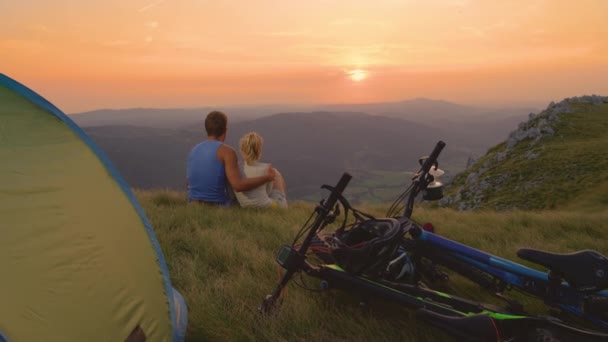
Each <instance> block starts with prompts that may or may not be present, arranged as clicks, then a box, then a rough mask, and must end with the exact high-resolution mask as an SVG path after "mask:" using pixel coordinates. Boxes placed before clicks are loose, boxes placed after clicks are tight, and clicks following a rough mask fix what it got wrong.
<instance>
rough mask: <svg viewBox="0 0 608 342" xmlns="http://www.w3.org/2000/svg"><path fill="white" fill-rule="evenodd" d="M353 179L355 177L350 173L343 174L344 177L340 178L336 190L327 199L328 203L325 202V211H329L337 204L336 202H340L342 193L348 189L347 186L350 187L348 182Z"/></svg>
mask: <svg viewBox="0 0 608 342" xmlns="http://www.w3.org/2000/svg"><path fill="white" fill-rule="evenodd" d="M352 178H353V176H351V175H350V173H348V172H344V173H343V174H342V177H340V180H339V181H338V184H337V185H336V187H335V188H334V190H333V191H332V192H331V194H330V195H329V197H328V198H327V201H326V202H325V205H324V207H325V209H328V210H329V209H331V208H332V207H333V206H334V205H335V204H336V202H337V201H338V197H339V195H341V194H342V192H344V190H345V189H346V186H347V185H348V182H350V180H351V179H352Z"/></svg>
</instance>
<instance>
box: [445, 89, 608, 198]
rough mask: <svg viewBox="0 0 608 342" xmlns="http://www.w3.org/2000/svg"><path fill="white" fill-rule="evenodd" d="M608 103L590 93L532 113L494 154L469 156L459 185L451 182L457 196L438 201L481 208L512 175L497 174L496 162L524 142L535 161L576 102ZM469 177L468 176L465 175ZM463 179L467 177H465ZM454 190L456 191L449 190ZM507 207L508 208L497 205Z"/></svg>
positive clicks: (527, 156) (524, 185) (526, 155)
mask: <svg viewBox="0 0 608 342" xmlns="http://www.w3.org/2000/svg"><path fill="white" fill-rule="evenodd" d="M603 103H608V96H598V95H587V96H581V97H572V98H566V99H564V100H562V101H560V102H558V103H554V102H551V103H550V104H549V106H547V108H546V109H545V110H543V111H541V112H540V113H538V114H535V113H530V114H529V116H528V120H527V121H525V122H522V123H520V124H519V125H518V127H517V129H516V130H514V131H512V132H511V133H510V134H509V136H508V138H507V140H506V142H505V144H504V145H503V146H502V147H501V148H500V149H499V150H493V151H492V153H488V154H486V156H484V157H482V158H479V160H473V159H471V158H469V160H468V161H467V169H466V170H465V171H463V175H461V176H462V177H454V179H455V180H457V179H460V184H458V185H455V184H448V185H447V186H448V188H452V187H456V186H458V189H456V192H455V194H454V195H451V196H449V195H448V196H445V197H444V198H443V199H442V200H441V201H440V202H439V203H440V205H442V206H450V207H454V208H457V209H458V210H474V209H477V208H479V207H480V206H481V205H482V204H483V203H484V201H485V200H486V197H487V195H488V191H489V190H492V189H497V188H500V187H501V186H504V183H505V181H506V180H507V179H508V178H509V177H511V175H509V174H507V173H504V172H503V173H501V174H496V173H493V172H489V171H490V170H492V169H493V168H494V166H495V165H498V164H500V163H503V162H505V161H506V160H507V159H508V158H510V157H511V155H512V154H513V153H514V152H513V151H514V149H516V148H518V150H519V151H522V149H521V148H519V147H520V144H525V148H524V149H523V152H519V153H523V154H522V155H523V157H524V158H525V159H526V160H534V159H536V158H538V157H539V156H540V155H541V154H542V151H543V146H542V143H541V141H542V139H543V138H545V137H549V136H552V135H554V134H556V126H557V123H559V122H560V116H562V115H567V114H568V113H571V112H572V106H573V105H574V104H593V105H600V104H603ZM465 176H466V178H465ZM463 179H464V180H463ZM531 186H534V184H528V183H525V182H524V183H521V184H520V185H518V187H520V188H519V189H514V190H516V191H525V190H526V189H528V188H529V187H531ZM450 192H452V193H454V192H453V191H450ZM496 209H506V208H498V207H497V208H496Z"/></svg>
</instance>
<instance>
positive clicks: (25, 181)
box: [0, 74, 187, 342]
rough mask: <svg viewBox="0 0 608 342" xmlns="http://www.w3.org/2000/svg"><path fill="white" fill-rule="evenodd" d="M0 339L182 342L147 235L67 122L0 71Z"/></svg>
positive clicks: (174, 295) (172, 299)
mask: <svg viewBox="0 0 608 342" xmlns="http://www.w3.org/2000/svg"><path fill="white" fill-rule="evenodd" d="M0 272H1V273H0V274H1V276H0V342H20V341H27V342H29V341H62V342H67V341H127V342H140V341H142V342H143V341H182V340H183V339H184V335H185V330H186V325H187V307H186V303H185V302H184V299H183V297H182V296H181V295H180V293H179V292H178V291H176V290H175V289H174V288H173V286H172V284H171V281H170V278H169V273H168V270H167V265H166V264H165V260H164V257H163V253H162V251H161V248H160V246H159V243H158V241H157V240H156V237H155V235H154V232H153V230H152V227H151V226H150V223H149V222H148V220H147V218H146V216H145V214H144V211H143V210H142V208H141V207H140V205H139V204H138V202H137V200H136V199H135V196H134V195H133V193H132V192H131V190H130V189H129V187H128V185H127V184H126V183H125V182H124V180H123V178H122V177H121V176H120V175H119V173H118V172H117V170H116V169H115V168H114V166H113V165H112V163H111V162H110V161H109V160H108V159H107V158H106V157H105V156H104V154H103V152H102V151H101V150H100V149H99V148H98V147H97V146H96V145H95V143H94V142H93V141H92V140H91V139H90V138H89V137H88V136H87V135H86V134H85V132H84V131H83V130H82V129H81V128H80V127H78V126H77V125H76V124H75V123H74V122H73V121H72V120H71V119H70V118H69V117H68V116H66V115H65V114H64V113H62V112H61V111H60V110H59V109H58V108H57V107H55V106H53V105H52V104H51V103H50V102H48V101H46V100H45V99H44V98H42V97H41V96H40V95H38V94H36V93H35V92H34V91H32V90H30V89H29V88H27V87H25V86H24V85H22V84H20V83H18V82H17V81H15V80H13V79H11V78H9V77H7V76H6V75H3V74H0Z"/></svg>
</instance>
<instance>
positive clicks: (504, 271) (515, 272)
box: [411, 229, 608, 329]
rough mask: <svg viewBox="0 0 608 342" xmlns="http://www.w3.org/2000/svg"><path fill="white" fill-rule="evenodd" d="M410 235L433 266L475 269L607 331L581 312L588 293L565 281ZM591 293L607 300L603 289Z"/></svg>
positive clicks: (423, 235) (459, 246)
mask: <svg viewBox="0 0 608 342" xmlns="http://www.w3.org/2000/svg"><path fill="white" fill-rule="evenodd" d="M411 235H412V236H413V238H414V240H415V241H416V243H417V245H418V246H420V248H417V251H418V252H417V253H419V254H420V255H421V256H423V257H427V258H428V259H430V260H431V261H433V262H435V263H439V264H442V263H445V264H449V263H452V264H453V262H454V261H460V262H461V263H463V264H465V265H467V266H468V267H471V266H472V267H475V268H477V269H478V270H480V271H482V272H485V273H486V274H489V275H491V276H493V277H494V278H495V279H496V280H498V281H501V282H503V283H504V284H503V285H506V286H511V287H513V288H517V289H519V290H521V291H523V292H526V293H529V294H532V295H534V296H536V297H539V298H541V299H543V300H544V302H545V303H546V304H547V305H550V306H553V307H557V308H560V309H562V310H564V311H565V312H568V313H570V314H573V315H575V316H578V317H581V318H584V319H586V320H588V321H590V322H592V323H594V324H596V325H597V326H599V327H601V328H603V329H608V322H607V321H606V320H603V319H601V318H599V317H597V316H595V315H592V314H589V313H586V312H585V311H584V310H583V304H584V302H585V299H586V297H587V296H588V295H589V293H585V292H581V291H579V290H577V289H574V288H572V287H571V286H569V285H568V283H567V282H565V281H559V282H558V283H555V281H553V280H552V279H550V277H549V274H548V273H546V272H541V271H538V270H535V269H532V268H529V267H526V266H523V265H520V264H518V263H515V262H512V261H509V260H506V259H503V258H500V257H497V256H494V255H492V254H489V253H485V252H482V251H480V250H477V249H475V248H472V247H469V246H466V245H463V244H461V243H458V242H455V241H452V240H450V239H447V238H445V237H441V236H439V235H436V234H433V233H431V232H428V231H425V230H423V229H417V230H416V232H415V233H414V234H411ZM454 271H457V272H458V267H455V268H454ZM593 294H594V295H598V296H603V297H608V291H606V290H604V291H598V292H594V293H593Z"/></svg>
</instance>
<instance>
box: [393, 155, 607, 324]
mask: <svg viewBox="0 0 608 342" xmlns="http://www.w3.org/2000/svg"><path fill="white" fill-rule="evenodd" d="M433 167H434V168H435V169H437V168H438V163H437V161H434V165H433ZM434 181H435V180H434V177H433V176H432V175H430V174H429V173H420V172H419V173H418V174H416V175H415V176H414V178H413V181H412V183H411V185H410V187H409V188H408V189H406V191H404V192H403V193H402V194H401V195H400V196H399V198H398V199H397V200H396V201H395V202H394V203H393V206H391V208H390V209H389V211H388V212H387V215H386V216H387V217H395V218H396V219H398V220H400V221H401V222H406V221H408V220H409V221H411V215H412V212H413V207H414V202H415V198H416V197H417V196H418V195H419V193H420V192H422V193H424V196H425V197H427V198H431V199H432V200H436V199H439V198H440V197H441V196H442V193H441V191H438V190H436V189H434V190H433V191H434V193H432V194H431V195H429V194H428V193H425V191H426V189H427V187H428V185H429V184H432V183H433V182H434ZM400 202H405V208H404V211H403V214H402V215H400V216H394V214H395V213H396V212H398V211H400V208H399V207H398V205H397V204H398V203H400ZM403 246H404V247H405V248H406V249H407V250H408V253H409V256H410V257H411V258H412V259H413V260H414V261H413V263H414V264H415V266H416V267H417V269H418V270H421V271H424V270H426V269H429V268H430V269H435V265H443V266H445V267H447V268H448V269H451V270H453V271H455V272H457V273H459V274H460V275H462V276H464V277H466V278H468V279H470V280H472V281H474V282H476V283H477V284H479V285H480V286H481V287H483V288H485V289H487V290H489V291H491V292H493V293H494V294H495V295H496V296H498V297H499V298H501V299H503V300H505V301H506V302H507V305H508V307H509V309H510V310H511V311H512V312H516V313H521V314H525V311H524V310H523V306H522V305H521V304H520V303H519V302H517V301H516V300H513V299H510V298H508V297H506V296H505V292H506V291H508V290H511V289H516V290H519V291H521V292H523V293H526V294H529V295H532V296H534V297H536V298H538V299H540V300H542V301H543V302H544V303H545V304H546V305H548V306H550V307H552V308H554V309H556V310H558V312H559V314H560V316H564V317H568V318H576V319H580V320H583V321H586V322H590V323H592V324H593V325H594V326H595V327H597V328H599V329H601V330H603V331H608V291H606V289H608V258H606V257H605V256H604V255H602V254H600V253H598V252H596V251H592V250H583V251H578V252H574V253H568V254H558V253H551V252H547V251H542V250H536V249H530V248H520V249H519V250H518V251H517V256H519V257H520V258H522V259H524V260H527V261H530V262H532V263H535V264H537V265H539V266H542V267H544V268H546V269H547V270H548V271H547V272H541V271H538V270H536V269H532V268H529V267H526V266H524V265H521V264H518V263H515V262H513V261H510V260H506V259H503V258H500V257H497V256H495V255H492V254H490V253H486V252H483V251H480V250H478V249H475V248H472V247H470V246H466V245H464V244H461V243H458V242H456V241H452V240H450V239H447V238H445V237H442V236H439V235H437V234H434V233H433V232H431V231H427V230H425V229H424V228H423V227H422V226H421V225H419V224H417V223H415V222H414V223H413V224H412V228H411V229H409V230H408V236H407V238H406V239H404V240H403ZM426 263H430V265H431V266H429V265H428V264H426ZM423 265H426V266H425V267H423ZM421 274H422V272H419V273H418V274H417V277H418V278H417V279H420V277H421ZM440 274H441V273H440ZM431 276H433V274H431Z"/></svg>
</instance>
